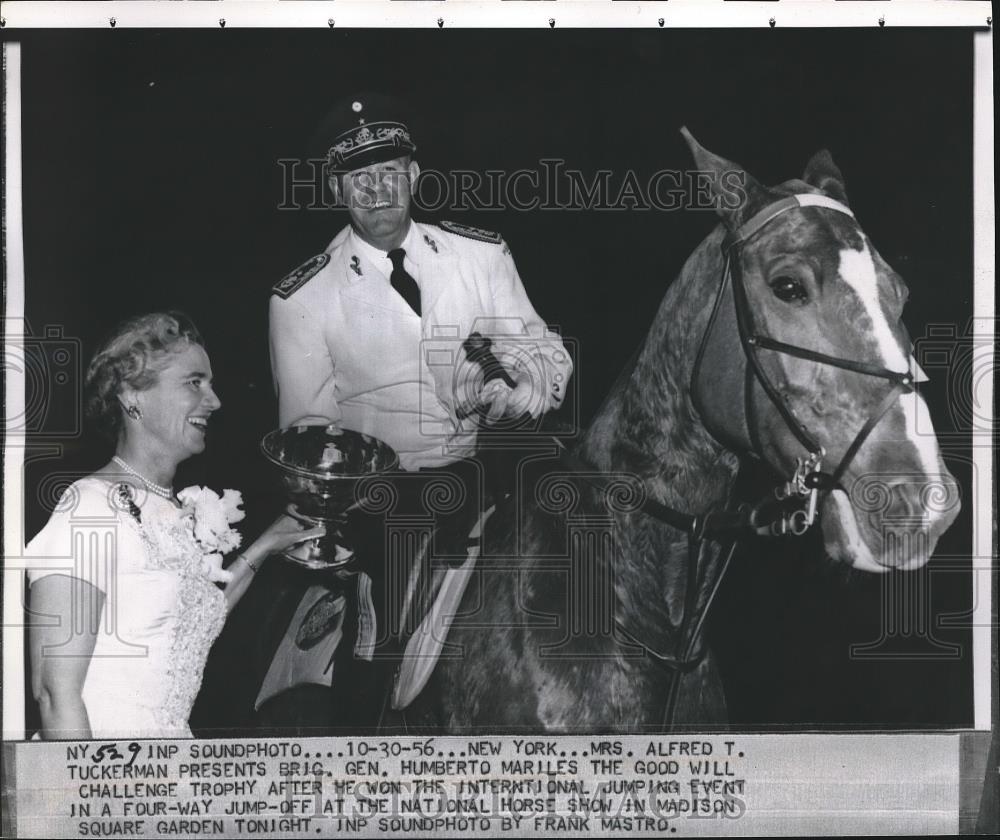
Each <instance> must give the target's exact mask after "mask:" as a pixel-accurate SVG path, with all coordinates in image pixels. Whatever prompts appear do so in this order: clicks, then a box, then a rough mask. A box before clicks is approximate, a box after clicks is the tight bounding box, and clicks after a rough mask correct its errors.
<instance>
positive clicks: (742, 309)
mask: <svg viewBox="0 0 1000 840" xmlns="http://www.w3.org/2000/svg"><path fill="white" fill-rule="evenodd" d="M803 207H822V208H826V209H829V210H833V211H835V212H837V213H842V214H844V215H846V216H850V217H851V218H852V219H853V218H854V213H852V212H851V210H850V208H849V207H847V206H846V205H844V204H841V203H840V202H839V201H836V200H834V199H832V198H829V197H827V196H824V195H816V194H813V193H806V194H799V195H792V196H788V197H786V198H782V199H779V200H778V201H775V202H773V203H771V204H768V205H767V206H766V207H765V208H764V209H763V210H761V211H760V212H758V213H756V214H755V215H754V216H752V217H751V218H750V219H749V220H747V221H746V222H745V223H744V224H742V225H741V226H740V227H739V228H738V229H737V230H735V231H732V232H730V233H729V234H727V235H726V237H725V238H724V239H723V241H722V254H723V259H724V263H725V264H724V266H723V270H722V279H721V281H720V283H719V291H718V293H717V294H716V298H715V303H714V305H713V308H712V313H711V315H710V317H709V321H708V326H707V327H706V328H705V332H704V334H703V335H702V339H701V343H700V345H699V348H698V354H697V356H696V357H695V363H694V368H693V371H692V374H691V394H692V398H693V399H694V401H695V405H696V408H698V410H699V412H700V413H702V414H703V416H704V412H703V409H702V407H701V406H700V405H698V402H699V400H698V397H697V395H698V394H699V393H700V388H699V382H700V376H701V373H702V365H703V361H704V357H705V349H706V347H707V346H708V343H709V340H710V339H711V336H712V333H713V329H714V327H715V324H716V321H717V316H718V313H719V310H720V308H721V306H722V303H723V300H724V298H725V293H726V288H727V287H728V286H731V288H732V295H733V304H734V307H735V310H736V323H737V328H738V333H739V338H740V345H741V346H742V348H743V354H744V357H745V358H746V362H747V364H746V376H745V380H744V383H745V384H744V389H743V407H744V408H743V410H744V418H745V421H746V426H747V430H748V433H749V437H750V445H751V447H752V454H753V455H755V456H756V457H757V458H759V459H760V460H761V461H763V460H764V455H763V451H762V450H763V447H762V445H761V441H760V431H759V429H758V423H757V419H756V417H757V415H756V412H754V411H753V385H754V381H755V380H756V382H757V383H758V384H759V385H760V386H761V388H762V389H763V391H764V393H765V394H766V395H767V398H768V400H769V401H770V403H771V405H772V406H773V407H774V408H775V409H777V411H778V414H779V415H780V416H781V418H782V420H783V421H784V423H785V426H786V427H787V428H788V431H789V432H791V434H792V435H793V436H794V437H795V438H796V439H797V440H798V441H799V443H800V444H802V446H803V447H804V448H805V450H806V455H805V457H802V458H798V459H797V461H796V466H795V469H794V471H793V473H792V475H791V477H790V479H789V480H788V481H787V482H785V483H784V485H782V486H779V487H776V488H775V490H774V493H773V496H774V500H773V501H772V500H771V499H766V500H765V501H764V502H762V503H761V504H759V505H757V506H756V507H755V508H754V511H753V513H752V515H751V517H750V521H749V524H750V525H751V527H754V529H755V530H757V531H758V532H764V533H766V532H770V533H778V534H785V533H791V534H794V535H802V534H804V533H805V532H806V531H807V530H808V529H809V527H810V526H811V525H812V524H813V522H814V521H815V518H816V503H817V494H818V492H819V491H820V490H835V489H841V490H842V489H843V487H842V486H841V484H840V480H841V479H842V478H843V476H844V473H845V472H846V470H847V468H848V467H849V466H850V464H851V462H852V461H853V460H854V458H855V456H856V455H857V453H858V450H859V449H860V448H861V445H862V444H863V443H864V442H865V440H867V438H868V436H869V435H870V434H871V433H872V431H873V430H874V429H875V427H876V426H877V425H878V424H879V422H881V420H882V418H883V417H884V416H885V415H886V413H887V412H888V411H889V409H890V408H891V407H892V405H893V404H894V403H895V402H896V400H897V398H898V397H899V396H900V395H901V394H906V393H910V392H912V391H913V388H914V383H915V382H916V381H923V379H924V378H925V377H923V375H922V373H921V372H920V370H919V368H917V367H916V366H914V365H911V369H910V370H908V371H906V372H905V373H904V372H898V371H892V370H888V369H887V368H885V367H882V366H880V365H873V364H868V363H867V362H859V361H854V360H852V359H844V358H841V357H838V356H830V355H828V354H826V353H820V352H818V351H816V350H810V349H808V348H805V347H799V346H797V345H794V344H786V343H785V342H783V341H777V340H775V339H773V338H770V337H769V336H767V335H763V334H761V333H760V332H759V331H758V330H757V328H756V325H755V323H754V318H753V312H752V310H751V308H750V303H749V299H748V296H747V291H746V285H745V282H744V277H743V264H742V260H741V256H742V250H743V248H744V246H745V245H746V244H747V242H749V241H750V240H752V239H753V238H754V237H755V236H756V235H757V234H759V233H760V232H761V231H762V230H763V229H764V228H765V227H767V225H768V224H769V223H770V222H772V221H774V219H776V218H777V217H778V216H780V215H782V214H784V213H787V212H789V211H792V210H797V209H799V208H803ZM762 350H770V351H774V352H777V353H781V354H784V355H786V356H792V357H794V358H797V359H805V360H808V361H812V362H817V363H819V364H823V365H828V366H830V367H835V368H840V369H841V370H848V371H851V372H853V373H859V374H863V375H865V376H873V377H876V378H878V379H884V380H886V381H887V382H889V383H890V385H891V387H890V388H889V390H888V391H887V392H886V394H885V396H884V397H883V398H882V400H881V402H880V403H879V404H878V405H877V406H876V408H875V410H874V411H872V413H871V414H870V415H869V416H868V418H867V420H866V421H865V423H864V424H863V425H862V427H861V429H859V431H858V433H857V434H856V435H855V436H854V440H853V441H852V442H851V444H850V445H849V446H848V447H847V449H846V450H845V452H844V455H843V457H842V458H841V459H840V463H839V464H838V465H837V467H836V469H834V470H833V472H832V473H830V472H824V471H822V470H821V465H822V462H823V459H824V457H825V456H826V450H825V448H824V447H823V445H822V444H821V443H820V441H819V439H818V437H817V436H816V435H815V434H813V432H812V431H810V429H809V428H808V427H807V426H806V425H805V424H804V423H803V422H802V421H801V420H800V419H799V417H798V416H797V415H796V414H795V410H794V409H793V408H792V406H790V405H789V404H788V402H787V401H786V400H785V399H784V398H783V397H782V395H781V394H780V392H779V389H778V388H777V386H776V385H775V384H774V382H773V380H772V379H771V377H770V376H769V375H768V373H767V371H766V370H765V369H764V366H763V364H762V363H761V360H760V352H761V351H762ZM802 500H806V507H805V508H801V507H799V508H798V509H793V510H790V509H789V504H794V503H796V502H798V503H801V501H802ZM775 502H776V503H777V504H775ZM775 512H777V518H776V519H774V520H773V521H772V522H770V524H764V519H766V516H767V514H768V513H771V514H774V513H775Z"/></svg>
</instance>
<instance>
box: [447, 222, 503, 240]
mask: <svg viewBox="0 0 1000 840" xmlns="http://www.w3.org/2000/svg"><path fill="white" fill-rule="evenodd" d="M440 225H441V227H442V228H444V229H445V230H446V231H448V232H449V233H456V234H458V235H459V236H464V237H465V238H466V239H475V240H476V241H477V242H490V243H492V244H494V245H499V244H500V243H501V242H503V237H502V236H501V235H500V234H499V233H496V232H495V231H492V230H485V229H484V228H477V227H472V226H471V225H463V224H459V223H458V222H447V221H445V222H440Z"/></svg>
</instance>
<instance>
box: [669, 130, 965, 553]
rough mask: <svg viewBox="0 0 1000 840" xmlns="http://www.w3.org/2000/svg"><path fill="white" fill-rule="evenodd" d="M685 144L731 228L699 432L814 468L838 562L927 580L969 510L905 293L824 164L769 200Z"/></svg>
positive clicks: (770, 191) (696, 381)
mask: <svg viewBox="0 0 1000 840" xmlns="http://www.w3.org/2000/svg"><path fill="white" fill-rule="evenodd" d="M682 133H683V134H684V136H685V139H686V140H687V142H688V145H689V146H690V148H691V151H692V154H693V156H694V159H695V162H696V164H697V166H698V168H699V170H702V171H704V172H707V173H710V175H711V178H712V193H713V197H714V206H715V210H716V212H717V214H718V215H719V216H720V217H721V219H722V224H723V229H722V230H720V231H717V234H716V235H715V236H713V237H710V238H709V240H708V241H709V242H710V243H712V242H715V243H718V242H719V241H720V240H721V244H722V249H723V253H722V260H723V263H724V267H723V269H722V280H721V283H720V287H719V291H718V296H717V298H716V302H715V306H714V309H713V310H712V315H711V317H710V320H709V322H708V326H707V328H706V330H705V332H704V335H703V338H702V341H701V347H700V350H699V353H698V359H697V362H696V364H695V369H694V373H693V376H692V382H691V392H692V398H693V401H694V404H695V406H696V408H697V410H698V411H699V413H700V415H701V419H702V422H703V423H704V424H705V426H706V427H707V428H708V430H709V431H710V433H711V434H712V435H713V436H714V437H715V438H716V439H717V440H718V441H719V442H720V443H722V444H723V445H724V446H726V447H727V448H730V449H733V450H735V451H737V452H742V453H750V454H753V455H756V456H757V457H758V458H759V459H760V460H762V461H763V462H765V463H766V464H768V465H769V466H770V467H772V468H773V469H774V470H775V471H777V473H778V474H779V475H781V476H783V477H786V478H787V477H789V476H793V475H798V477H799V480H801V479H802V476H803V472H802V465H803V464H807V465H808V470H809V471H811V472H812V474H813V479H812V480H813V486H814V487H817V488H819V490H818V514H819V520H820V523H821V527H822V531H823V538H824V543H825V547H826V550H827V552H828V553H829V555H830V556H831V557H833V558H834V559H839V560H844V561H847V562H849V563H851V564H852V565H853V566H854V567H855V568H858V569H863V570H867V571H886V570H889V569H892V568H898V569H913V568H918V567H919V566H921V565H923V564H924V563H925V562H927V560H928V559H929V557H930V554H931V552H932V551H933V549H934V546H935V545H936V543H937V540H938V539H939V537H940V536H941V534H943V533H944V531H945V530H947V528H948V527H949V526H950V525H951V523H952V522H953V521H954V520H955V517H956V516H957V515H958V511H959V506H960V504H959V492H958V485H957V483H956V482H955V479H954V478H953V476H952V475H951V474H950V473H949V472H948V469H947V468H946V467H945V465H944V462H943V460H942V458H941V453H940V450H939V448H938V445H937V439H936V437H935V434H934V430H933V426H932V424H931V421H930V415H929V412H928V409H927V405H926V403H925V402H924V400H923V398H922V397H921V396H920V394H919V393H918V392H917V391H916V390H915V388H914V386H915V384H916V383H918V382H920V381H922V380H923V379H925V378H926V377H925V376H924V374H923V372H922V371H921V370H920V369H919V367H918V366H917V364H916V361H915V360H914V359H913V356H912V352H911V345H910V339H909V336H908V334H907V331H906V327H905V326H904V325H903V322H902V319H901V315H902V311H903V306H904V304H905V302H906V298H907V288H906V284H905V283H904V282H903V279H902V278H901V277H900V276H899V275H898V274H897V273H896V272H895V271H893V269H892V268H891V267H890V266H889V265H888V264H887V263H886V262H885V260H883V259H882V257H881V256H880V255H879V253H878V251H876V250H875V248H874V246H873V245H872V243H871V242H870V241H869V239H868V237H867V236H866V235H865V233H864V231H863V230H862V228H861V226H860V225H859V224H858V221H857V220H856V219H855V217H854V215H853V213H852V211H851V209H850V205H849V203H848V199H847V192H846V190H845V188H844V179H843V177H842V175H841V173H840V171H839V170H838V168H837V166H836V165H835V164H834V162H833V159H832V158H831V156H830V154H829V153H828V152H826V151H821V152H819V153H818V154H816V155H815V156H814V157H813V158H812V160H811V161H810V162H809V163H808V165H807V166H806V170H805V174H804V176H803V178H802V180H793V181H789V182H787V183H784V184H781V185H779V186H777V187H771V188H767V187H764V186H762V185H761V184H760V183H758V182H757V181H756V180H755V179H754V178H752V177H751V176H750V175H749V174H748V173H746V171H745V170H744V169H743V167H741V166H739V165H737V164H735V163H732V162H730V161H728V160H725V159H723V158H721V157H718V156H717V155H715V154H713V153H711V152H709V151H707V150H706V149H704V148H702V147H701V146H700V145H699V144H698V143H697V141H695V140H694V138H693V137H692V136H691V135H690V133H688V132H687V130H686V129H683V130H682Z"/></svg>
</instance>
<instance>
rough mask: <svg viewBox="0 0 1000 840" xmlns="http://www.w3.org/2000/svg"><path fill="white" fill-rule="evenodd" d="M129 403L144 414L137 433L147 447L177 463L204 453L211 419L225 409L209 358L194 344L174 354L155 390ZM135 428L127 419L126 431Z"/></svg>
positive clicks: (137, 393)
mask: <svg viewBox="0 0 1000 840" xmlns="http://www.w3.org/2000/svg"><path fill="white" fill-rule="evenodd" d="M125 402H126V404H127V405H129V404H131V403H132V402H134V403H135V404H136V405H137V406H138V407H139V410H140V411H141V412H142V416H141V418H140V419H139V421H138V429H137V431H139V432H140V433H141V434H142V435H143V444H144V445H146V446H150V447H152V448H153V449H154V450H155V451H156V453H157V454H160V455H163V456H166V457H169V458H171V459H172V460H175V461H176V462H177V463H180V462H181V461H183V460H184V459H186V458H190V457H191V456H192V455H196V454H198V453H199V452H201V451H202V450H204V448H205V435H206V433H207V431H208V420H209V417H211V416H212V412H213V411H215V410H216V409H217V408H219V407H220V406H221V405H222V403H221V402H220V401H219V398H218V397H217V396H216V395H215V391H213V390H212V365H211V364H210V363H209V361H208V354H207V353H206V352H205V348H203V347H201V346H200V345H198V344H194V343H191V342H187V345H186V347H184V348H183V349H181V350H178V351H175V352H172V353H170V355H169V356H168V357H167V362H166V366H165V367H163V368H162V369H161V370H160V372H159V375H158V376H157V378H156V383H155V384H154V385H153V386H152V387H150V388H147V389H146V390H144V391H135V392H133V394H132V395H131V398H128V397H126V399H125ZM132 425H133V424H132V423H130V422H129V418H126V428H128V429H129V430H130V431H131V427H132Z"/></svg>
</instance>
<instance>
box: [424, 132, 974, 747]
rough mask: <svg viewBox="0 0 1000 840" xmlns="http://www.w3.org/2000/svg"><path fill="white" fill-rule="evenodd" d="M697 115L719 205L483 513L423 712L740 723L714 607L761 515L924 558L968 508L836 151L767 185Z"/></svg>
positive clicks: (502, 727) (492, 720) (869, 565)
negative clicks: (640, 335) (765, 493)
mask: <svg viewBox="0 0 1000 840" xmlns="http://www.w3.org/2000/svg"><path fill="white" fill-rule="evenodd" d="M682 134H683V135H684V138H685V140H686V142H687V144H688V146H689V148H690V150H691V154H692V156H693V158H694V161H695V164H696V166H697V168H698V170H700V171H702V172H705V173H709V174H710V175H711V179H712V197H713V199H714V201H713V203H714V209H715V212H716V214H717V215H718V217H719V224H717V226H716V227H715V229H714V230H712V232H711V233H709V234H708V236H707V237H706V238H705V239H704V240H703V241H702V242H701V244H700V245H699V246H698V247H697V248H696V249H695V250H694V252H693V253H692V254H691V256H690V257H689V258H688V260H687V261H686V262H685V264H684V266H683V268H682V269H681V271H680V274H679V276H678V277H677V278H676V280H675V281H674V282H673V283H672V284H670V286H669V288H668V289H667V291H666V294H665V297H664V298H663V301H662V304H661V306H660V307H659V310H658V312H657V314H656V317H655V320H654V322H653V325H652V327H651V329H650V331H649V333H648V335H647V336H646V339H645V341H644V343H643V344H642V345H641V347H640V349H639V352H638V354H637V356H636V357H635V359H634V361H633V362H632V363H630V365H629V367H627V368H626V370H625V371H624V372H623V374H622V376H621V377H620V378H619V381H618V382H617V383H616V384H615V385H614V387H613V388H612V390H611V392H610V394H609V395H608V397H607V398H606V400H605V402H604V404H603V405H602V407H601V408H600V409H599V410H598V411H597V413H596V415H595V417H594V418H593V420H592V422H591V424H590V425H589V427H588V428H587V429H586V430H585V431H584V432H583V433H582V434H581V436H580V438H579V440H578V442H577V443H576V444H575V445H574V446H573V448H572V450H571V451H569V452H567V453H566V454H565V455H560V456H559V457H558V458H557V459H548V460H544V459H543V460H541V461H540V462H538V463H537V464H535V465H534V466H535V467H536V468H535V469H534V470H533V469H532V468H531V467H532V466H533V465H532V464H531V463H530V462H526V463H525V464H522V469H521V470H520V476H521V481H520V483H519V485H518V491H517V492H516V493H514V494H513V495H512V496H511V497H510V498H509V499H508V500H507V501H506V502H504V503H503V504H501V505H499V506H498V508H497V510H496V511H495V512H494V513H493V516H492V517H491V519H490V520H489V521H488V522H487V523H486V528H485V534H484V535H483V546H482V554H481V556H480V558H479V560H478V565H477V566H476V568H475V570H474V572H473V573H472V574H471V575H470V577H469V579H468V584H467V587H466V589H465V591H464V594H463V595H462V597H461V602H460V607H459V608H458V609H457V610H456V611H455V612H454V618H453V620H452V623H451V627H450V631H449V633H448V636H447V640H446V642H445V643H444V649H443V651H442V653H441V657H440V659H439V661H438V662H437V664H436V666H435V668H434V671H433V673H432V674H431V677H430V681H429V683H428V684H427V687H426V688H425V689H424V690H423V692H422V693H421V694H420V695H419V696H418V697H417V698H416V700H415V701H414V703H413V704H412V705H411V706H410V708H409V709H408V710H407V720H408V722H409V724H410V725H411V726H413V727H416V728H418V729H419V728H420V727H421V726H426V727H430V728H432V729H435V730H436V731H444V732H447V733H452V734H456V733H468V732H475V731H489V732H494V733H503V732H509V733H516V732H539V733H541V732H548V733H573V732H587V733H596V732H643V731H675V730H683V729H684V728H695V727H698V728H712V727H724V726H725V722H726V706H725V699H724V695H723V691H722V684H721V680H720V675H719V672H718V668H717V665H716V663H715V661H714V659H713V655H712V651H711V650H710V649H709V648H708V646H707V645H706V643H705V622H706V620H707V618H706V616H707V613H708V611H709V608H710V605H711V602H712V599H713V596H714V593H715V591H716V590H717V588H718V586H719V582H720V580H721V578H722V575H723V574H724V572H725V568H726V565H727V563H728V559H729V557H730V556H731V554H732V548H733V545H734V541H735V540H736V539H737V538H739V537H740V536H741V534H744V533H750V532H757V533H763V532H785V533H788V532H791V533H795V534H801V533H802V532H804V531H805V530H806V529H807V528H808V527H810V526H811V525H812V524H813V522H814V520H815V521H817V522H818V524H819V526H820V527H821V529H822V536H823V545H824V548H825V551H826V553H827V555H828V556H829V557H830V558H832V559H833V560H834V561H840V562H843V563H846V564H850V565H851V566H853V567H854V568H855V569H858V570H864V571H867V572H872V573H880V572H887V571H889V570H904V571H905V570H912V569H916V568H919V567H920V566H921V565H922V564H924V563H926V562H927V560H928V558H929V556H930V553H931V552H932V551H933V548H934V545H935V544H936V542H937V540H938V538H939V537H940V536H941V534H942V533H944V531H945V530H946V529H947V528H948V527H949V526H950V525H951V524H952V522H953V521H954V519H955V517H956V516H957V514H958V511H959V507H960V500H959V492H958V485H957V483H956V482H955V479H954V478H953V477H952V475H951V474H950V473H949V472H948V469H947V468H946V466H945V465H944V462H943V460H942V458H941V454H940V451H939V449H938V445H937V440H936V438H935V437H934V435H933V433H929V432H928V430H930V429H932V426H931V423H930V418H929V413H928V409H927V406H926V404H925V402H924V400H923V399H922V397H921V396H920V395H919V393H918V392H917V391H916V390H915V388H914V386H915V384H916V383H917V382H919V381H921V380H922V379H923V378H924V376H923V373H922V371H921V370H920V369H919V367H918V365H917V363H916V361H915V360H914V359H913V357H912V353H911V350H910V341H909V338H908V336H907V332H906V328H905V327H904V325H903V323H902V321H901V312H902V309H903V304H904V302H905V300H906V297H907V288H906V285H905V283H904V282H903V280H902V278H901V277H900V276H899V275H898V274H897V273H896V272H895V271H893V270H892V268H890V267H889V265H888V264H887V263H886V262H885V261H884V260H883V259H882V257H881V256H880V255H879V253H878V252H877V251H876V250H875V248H874V246H873V245H872V243H871V242H870V241H869V239H868V237H867V236H866V235H865V233H864V231H863V230H862V229H861V227H860V226H859V224H858V221H857V220H856V218H855V217H854V214H853V212H852V210H851V208H850V205H849V203H848V198H847V192H846V189H845V187H844V179H843V176H842V175H841V172H840V170H839V169H838V167H837V165H836V164H835V163H834V161H833V158H832V156H831V155H830V154H829V152H828V151H826V150H824V151H821V152H819V153H817V154H816V155H814V156H813V158H812V159H811V160H810V161H809V163H808V164H807V166H806V168H805V173H804V175H803V177H802V179H801V180H798V179H796V180H790V181H787V182H785V183H782V184H780V185H778V186H774V187H765V186H763V185H762V184H760V183H759V182H758V181H757V180H756V179H754V178H753V177H752V176H751V175H750V174H749V173H747V172H746V170H745V169H744V168H743V167H742V166H739V165H738V164H735V163H733V162H731V161H729V160H726V159H725V158H722V157H719V156H717V155H715V154H714V153H712V152H710V151H708V150H707V149H705V148H703V147H702V146H701V145H700V144H699V143H698V142H697V141H696V140H695V139H694V137H693V136H692V135H691V134H690V133H689V132H688V131H687V129H682ZM918 430H920V431H918ZM745 457H749V458H752V459H756V460H758V461H760V462H761V463H763V464H764V465H766V466H767V467H768V468H769V469H770V470H771V471H773V473H774V475H775V478H776V482H777V483H776V487H775V492H774V494H773V497H772V498H770V502H763V503H762V504H759V505H755V506H746V505H744V506H743V507H742V508H739V509H734V507H733V505H732V502H731V496H732V488H733V484H734V479H735V477H736V474H737V470H738V467H739V464H740V462H741V459H743V458H745ZM539 466H540V469H538V467H539ZM824 467H825V468H826V469H824ZM789 503H791V508H789V507H787V505H788V504H789ZM782 505H786V506H785V507H782ZM892 523H897V525H896V526H893V525H892ZM899 523H902V525H899Z"/></svg>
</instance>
